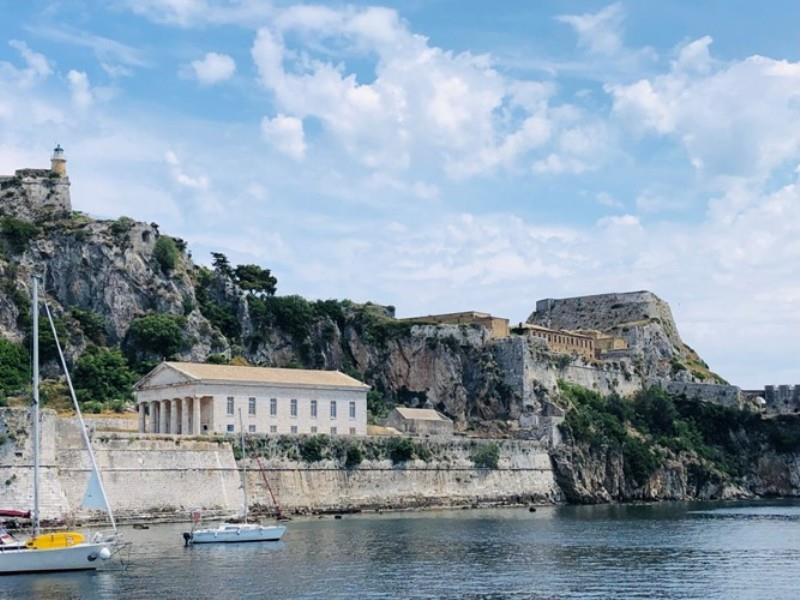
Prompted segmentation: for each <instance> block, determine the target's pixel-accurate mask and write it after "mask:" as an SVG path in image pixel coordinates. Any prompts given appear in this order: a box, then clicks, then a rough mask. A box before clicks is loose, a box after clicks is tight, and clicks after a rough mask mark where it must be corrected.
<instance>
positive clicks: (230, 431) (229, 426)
mask: <svg viewBox="0 0 800 600" xmlns="http://www.w3.org/2000/svg"><path fill="white" fill-rule="evenodd" d="M232 432H233V425H228V433H232Z"/></svg>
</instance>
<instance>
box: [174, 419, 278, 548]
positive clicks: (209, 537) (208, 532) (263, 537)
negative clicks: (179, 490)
mask: <svg viewBox="0 0 800 600" xmlns="http://www.w3.org/2000/svg"><path fill="white" fill-rule="evenodd" d="M239 428H240V429H241V430H242V432H241V445H242V459H243V460H242V492H243V495H244V506H243V508H244V511H243V512H244V514H243V516H242V520H243V523H221V524H220V525H219V526H218V527H213V528H207V529H195V528H194V524H196V523H197V522H198V521H199V517H200V514H199V512H194V513H192V523H193V525H192V530H191V531H189V532H186V533H184V534H183V539H184V542H185V543H186V545H187V546H188V545H190V544H221V543H236V542H277V541H280V539H281V538H282V537H283V534H284V533H285V532H286V527H285V526H283V525H261V524H260V523H248V522H247V512H248V510H247V502H248V501H247V465H246V464H245V462H244V458H245V453H246V449H245V444H244V425H243V421H242V409H241V408H240V409H239ZM270 493H272V492H271V491H270Z"/></svg>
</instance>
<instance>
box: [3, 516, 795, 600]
mask: <svg viewBox="0 0 800 600" xmlns="http://www.w3.org/2000/svg"><path fill="white" fill-rule="evenodd" d="M186 528H187V525H153V526H151V528H150V529H149V530H146V531H145V530H134V529H130V528H123V531H124V535H125V537H126V538H127V539H128V540H130V541H132V542H133V544H134V546H133V551H132V552H131V555H130V563H129V566H128V568H127V570H125V571H107V572H98V573H72V574H46V575H19V576H6V577H2V578H0V598H9V599H12V598H13V599H23V598H35V599H42V600H44V599H59V600H60V599H64V598H79V599H84V598H86V599H92V598H147V599H151V598H193V599H196V598H703V599H712V598H720V599H730V598H800V503H796V502H778V501H776V502H753V503H712V504H698V503H693V504H685V503H675V504H658V505H641V506H632V505H627V506H596V507H576V506H558V507H540V508H538V509H537V510H536V512H529V511H528V510H527V509H526V508H515V509H491V510H455V511H453V510H450V511H427V512H417V513H383V514H361V515H345V516H344V517H343V518H342V519H340V520H339V519H334V518H333V517H331V516H326V517H324V518H316V517H314V518H302V519H295V520H293V521H291V522H289V523H288V530H287V533H286V535H285V537H284V541H282V542H279V543H250V544H227V545H204V546H195V547H188V548H186V547H184V546H183V539H182V537H181V533H182V532H183V531H185V530H186Z"/></svg>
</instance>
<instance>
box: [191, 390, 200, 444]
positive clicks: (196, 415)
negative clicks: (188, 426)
mask: <svg viewBox="0 0 800 600" xmlns="http://www.w3.org/2000/svg"><path fill="white" fill-rule="evenodd" d="M192 433H193V434H194V435H200V398H198V397H197V396H195V397H194V398H192Z"/></svg>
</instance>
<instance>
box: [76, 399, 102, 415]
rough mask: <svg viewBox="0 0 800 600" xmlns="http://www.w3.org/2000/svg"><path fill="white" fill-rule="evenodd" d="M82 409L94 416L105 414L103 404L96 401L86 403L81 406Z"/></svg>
mask: <svg viewBox="0 0 800 600" xmlns="http://www.w3.org/2000/svg"><path fill="white" fill-rule="evenodd" d="M81 409H82V410H83V411H84V412H87V413H93V414H97V413H101V412H103V403H102V402H97V401H96V400H91V401H89V402H84V403H83V404H82V405H81Z"/></svg>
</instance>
